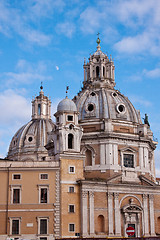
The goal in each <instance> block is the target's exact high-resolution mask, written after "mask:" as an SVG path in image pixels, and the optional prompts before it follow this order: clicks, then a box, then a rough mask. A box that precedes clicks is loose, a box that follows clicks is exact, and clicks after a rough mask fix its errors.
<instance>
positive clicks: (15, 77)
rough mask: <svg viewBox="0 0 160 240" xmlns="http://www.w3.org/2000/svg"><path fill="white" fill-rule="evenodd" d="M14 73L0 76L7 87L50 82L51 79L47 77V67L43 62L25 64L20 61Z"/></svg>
mask: <svg viewBox="0 0 160 240" xmlns="http://www.w3.org/2000/svg"><path fill="white" fill-rule="evenodd" d="M15 69H16V71H15V72H5V73H3V74H1V75H0V79H3V81H5V85H6V86H7V87H11V86H17V85H19V84H30V83H32V82H33V81H39V82H41V81H46V80H52V79H53V77H52V76H49V75H47V71H46V70H47V66H46V64H45V63H44V62H42V61H40V62H38V63H31V62H27V61H26V60H24V59H20V60H19V61H18V62H17V65H16V67H15Z"/></svg>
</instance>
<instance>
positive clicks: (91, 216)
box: [89, 192, 94, 235]
mask: <svg viewBox="0 0 160 240" xmlns="http://www.w3.org/2000/svg"><path fill="white" fill-rule="evenodd" d="M89 209H90V211H89V224H90V226H89V227H90V235H94V192H89Z"/></svg>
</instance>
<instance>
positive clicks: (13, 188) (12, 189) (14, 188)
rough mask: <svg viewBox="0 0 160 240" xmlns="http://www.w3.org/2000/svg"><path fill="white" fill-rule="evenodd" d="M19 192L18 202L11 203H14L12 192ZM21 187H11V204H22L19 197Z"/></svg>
mask: <svg viewBox="0 0 160 240" xmlns="http://www.w3.org/2000/svg"><path fill="white" fill-rule="evenodd" d="M16 189H18V190H19V202H17V203H16V202H13V201H14V190H16ZM21 191H22V186H21V185H11V204H21V202H22V196H21Z"/></svg>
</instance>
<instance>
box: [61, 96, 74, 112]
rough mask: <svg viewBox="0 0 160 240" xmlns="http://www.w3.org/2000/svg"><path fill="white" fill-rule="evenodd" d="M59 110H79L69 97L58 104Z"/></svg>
mask: <svg viewBox="0 0 160 240" xmlns="http://www.w3.org/2000/svg"><path fill="white" fill-rule="evenodd" d="M59 111H71V112H77V107H76V104H75V103H74V102H73V101H72V100H71V99H69V98H67V97H66V98H65V99H63V100H62V101H61V102H60V103H59V104H58V106H57V112H59Z"/></svg>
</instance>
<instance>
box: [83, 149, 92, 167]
mask: <svg viewBox="0 0 160 240" xmlns="http://www.w3.org/2000/svg"><path fill="white" fill-rule="evenodd" d="M85 154H86V164H85V165H86V166H92V152H91V150H89V149H87V150H86V151H85Z"/></svg>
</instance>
